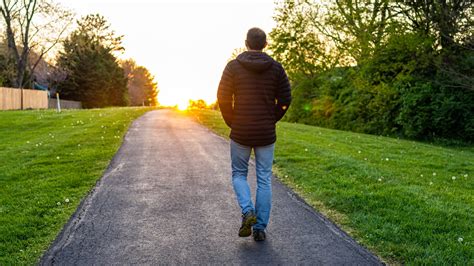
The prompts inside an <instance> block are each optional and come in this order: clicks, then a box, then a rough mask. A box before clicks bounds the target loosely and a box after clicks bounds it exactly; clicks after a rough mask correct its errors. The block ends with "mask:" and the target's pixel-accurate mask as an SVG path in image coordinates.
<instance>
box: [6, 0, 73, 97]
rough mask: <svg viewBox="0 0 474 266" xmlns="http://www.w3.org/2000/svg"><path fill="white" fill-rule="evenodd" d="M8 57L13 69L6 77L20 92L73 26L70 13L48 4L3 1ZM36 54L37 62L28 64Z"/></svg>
mask: <svg viewBox="0 0 474 266" xmlns="http://www.w3.org/2000/svg"><path fill="white" fill-rule="evenodd" d="M0 13H1V15H2V18H3V20H4V23H5V30H6V40H7V47H8V52H7V57H8V60H9V62H11V64H13V66H14V68H13V69H14V72H13V73H11V74H12V75H11V76H10V77H9V78H10V82H11V85H12V86H13V87H18V88H23V87H24V86H25V84H27V83H28V82H30V81H31V79H32V78H31V75H29V74H31V73H32V72H33V71H34V70H35V68H36V67H37V66H38V64H39V62H41V60H42V59H43V58H44V56H45V55H46V54H47V53H48V52H49V51H51V50H52V49H53V48H54V47H55V46H56V45H57V44H58V43H59V42H60V41H61V39H62V37H63V35H64V33H65V32H66V30H67V29H68V27H69V25H70V24H71V22H72V17H73V16H72V13H71V12H70V11H68V10H65V9H64V8H62V7H61V6H59V5H58V4H54V3H53V2H50V1H47V0H2V2H1V5H0ZM33 50H34V51H35V52H36V54H37V55H38V56H37V57H36V60H35V61H33V62H30V61H29V59H30V53H31V52H32V51H33Z"/></svg>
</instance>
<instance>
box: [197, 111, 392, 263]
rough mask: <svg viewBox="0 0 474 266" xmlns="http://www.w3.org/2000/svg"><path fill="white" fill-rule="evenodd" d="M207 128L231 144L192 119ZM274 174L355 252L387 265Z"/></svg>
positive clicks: (297, 200) (293, 196)
mask: <svg viewBox="0 0 474 266" xmlns="http://www.w3.org/2000/svg"><path fill="white" fill-rule="evenodd" d="M190 120H192V121H193V122H195V123H196V124H198V125H199V126H201V127H202V128H204V129H205V130H207V131H209V132H210V133H211V134H212V135H214V136H216V137H217V138H219V139H220V140H221V141H223V142H225V143H227V144H229V139H226V138H225V137H223V136H221V135H219V134H217V133H216V132H214V131H213V130H211V129H210V128H208V127H206V126H205V125H203V124H201V123H199V122H197V121H195V120H194V119H190ZM249 164H251V165H253V166H255V158H253V156H251V158H250V161H249ZM272 176H273V181H274V182H275V183H277V184H278V185H279V186H281V187H282V188H283V189H284V190H285V192H286V193H287V194H288V196H289V197H290V198H291V199H292V200H294V201H296V202H297V203H298V204H299V205H301V206H302V207H303V208H304V209H305V210H306V211H308V212H309V213H311V214H312V215H313V216H315V217H316V218H317V219H319V220H321V221H322V222H323V223H324V225H326V226H327V227H328V229H329V230H331V231H333V232H334V233H335V234H337V235H338V236H340V237H341V238H342V239H343V240H344V241H345V242H346V243H348V244H349V246H350V248H351V249H352V250H354V251H355V252H357V253H359V254H360V255H361V256H362V257H364V258H366V259H367V260H368V261H370V262H372V263H374V264H381V265H387V263H386V262H385V261H384V260H383V258H381V257H380V256H378V255H377V254H374V253H373V252H371V251H370V250H369V249H368V248H367V247H365V246H364V245H363V244H361V243H359V242H357V240H356V239H354V238H353V237H351V236H350V235H349V234H348V233H347V232H346V231H344V230H342V229H341V228H340V227H339V226H338V225H337V224H336V223H334V222H333V221H331V220H330V219H329V218H327V217H326V216H324V215H323V214H322V213H320V212H319V211H318V210H316V209H315V208H314V207H313V206H311V204H309V203H308V202H307V201H306V200H305V199H304V198H303V197H302V196H300V195H299V194H298V193H296V192H294V191H293V190H292V189H291V188H290V187H289V186H287V185H286V184H285V183H284V182H283V181H282V179H281V178H280V177H278V175H276V174H275V172H274V171H272Z"/></svg>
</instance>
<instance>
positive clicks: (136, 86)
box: [121, 59, 159, 106]
mask: <svg viewBox="0 0 474 266" xmlns="http://www.w3.org/2000/svg"><path fill="white" fill-rule="evenodd" d="M121 65H122V68H123V71H124V74H125V77H127V79H128V83H127V87H128V94H129V96H130V105H135V106H137V105H146V106H155V105H156V104H157V98H156V97H157V95H158V92H159V91H158V85H157V83H156V82H154V81H153V80H154V77H153V76H152V75H151V74H150V72H149V71H148V69H146V68H145V67H143V66H138V65H137V64H136V62H135V61H134V60H133V59H128V60H125V61H122V62H121Z"/></svg>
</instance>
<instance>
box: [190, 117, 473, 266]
mask: <svg viewBox="0 0 474 266" xmlns="http://www.w3.org/2000/svg"><path fill="white" fill-rule="evenodd" d="M189 115H190V116H192V117H194V118H195V119H196V120H197V121H199V122H200V123H202V124H204V125H205V126H207V127H209V128H211V129H212V130H214V131H215V132H217V133H218V134H220V135H223V136H228V134H229V130H228V128H227V127H226V126H225V124H224V123H223V121H222V119H221V116H220V113H219V112H216V111H192V112H190V113H189ZM275 160H276V164H275V168H274V170H275V172H276V174H277V175H278V176H279V178H280V179H281V180H282V181H283V182H285V183H286V184H288V185H289V186H290V187H292V188H293V189H294V190H295V191H296V192H297V193H298V194H300V195H301V196H302V197H303V198H304V199H305V200H306V201H307V202H308V203H310V204H311V205H313V206H314V207H315V208H316V209H318V210H319V211H321V212H322V213H324V214H325V215H326V216H327V217H329V218H330V219H331V220H333V221H335V222H336V223H337V224H339V225H340V226H341V227H342V228H343V229H345V230H346V231H348V232H349V233H350V234H351V235H352V236H353V237H354V238H356V239H357V240H358V241H359V242H360V243H362V244H363V245H365V246H367V247H368V248H369V249H371V250H373V251H374V252H375V253H376V254H378V255H379V256H381V257H382V258H383V259H384V260H386V261H387V262H388V263H391V264H398V263H404V264H443V265H473V264H474V148H473V147H464V148H446V147H439V146H435V145H429V144H424V143H419V142H414V141H407V140H398V139H393V138H387V137H379V136H373V135H365V134H356V133H351V132H345V131H338V130H330V129H325V128H319V127H313V126H307V125H302V124H293V123H284V122H281V123H278V141H277V144H276V154H275Z"/></svg>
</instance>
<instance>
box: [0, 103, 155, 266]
mask: <svg viewBox="0 0 474 266" xmlns="http://www.w3.org/2000/svg"><path fill="white" fill-rule="evenodd" d="M149 110H150V109H148V108H107V109H92V110H75V111H68V110H64V111H63V112H62V113H56V112H55V111H53V110H41V111H2V112H0V140H1V141H0V162H1V163H0V265H18V264H34V263H36V262H37V261H38V259H39V258H40V256H41V255H42V254H43V252H44V251H45V250H46V249H47V248H48V246H49V244H50V243H51V242H52V241H53V240H54V238H55V237H56V235H57V234H58V233H59V231H60V230H61V228H62V226H63V225H64V224H65V223H66V221H67V220H68V219H69V217H70V216H71V215H72V213H73V212H74V211H75V210H76V208H77V206H78V205H79V203H80V200H81V199H82V198H83V197H84V196H85V195H86V194H87V193H88V192H89V190H90V189H91V188H92V187H93V186H94V184H95V183H96V181H97V180H98V179H99V178H100V177H101V175H102V173H103V172H104V170H105V168H106V167H107V165H108V164H109V162H110V160H111V159H112V157H113V155H114V154H115V152H116V151H117V149H118V148H119V147H120V144H121V142H122V137H123V136H124V134H125V132H126V130H127V128H128V126H129V124H130V122H131V121H133V120H134V119H135V118H137V117H139V116H140V115H142V114H143V113H145V112H146V111H149Z"/></svg>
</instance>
